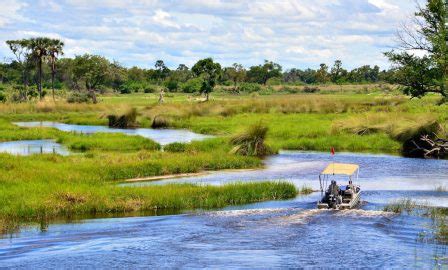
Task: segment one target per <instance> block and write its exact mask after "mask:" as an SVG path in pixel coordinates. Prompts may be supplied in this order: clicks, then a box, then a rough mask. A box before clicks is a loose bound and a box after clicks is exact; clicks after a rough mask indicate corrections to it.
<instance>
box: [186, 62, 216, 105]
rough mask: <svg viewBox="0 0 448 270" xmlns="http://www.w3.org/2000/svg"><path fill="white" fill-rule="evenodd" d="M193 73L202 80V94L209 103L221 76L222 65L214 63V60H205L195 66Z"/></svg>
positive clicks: (192, 69)
mask: <svg viewBox="0 0 448 270" xmlns="http://www.w3.org/2000/svg"><path fill="white" fill-rule="evenodd" d="M191 71H193V73H194V74H195V75H196V76H197V77H201V78H202V80H203V81H202V86H201V93H202V94H205V99H206V100H207V101H208V100H209V95H210V93H211V92H212V91H213V88H214V87H215V85H216V82H217V80H218V79H219V77H220V76H221V65H220V64H219V63H215V62H213V59H212V58H205V59H202V60H199V61H198V62H197V63H196V64H194V66H193V67H192V68H191Z"/></svg>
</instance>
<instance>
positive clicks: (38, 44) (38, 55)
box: [26, 37, 52, 99]
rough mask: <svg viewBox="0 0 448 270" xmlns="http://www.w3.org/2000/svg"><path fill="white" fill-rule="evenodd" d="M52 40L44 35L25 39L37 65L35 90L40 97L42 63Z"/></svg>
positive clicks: (41, 96)
mask: <svg viewBox="0 0 448 270" xmlns="http://www.w3.org/2000/svg"><path fill="white" fill-rule="evenodd" d="M51 43H52V40H51V39H49V38H46V37H37V38H31V39H29V40H28V41H27V43H26V44H27V47H28V49H29V50H30V55H31V57H32V59H33V60H34V61H35V62H36V65H37V90H38V92H39V98H40V99H42V98H43V95H42V76H43V74H42V70H43V68H42V64H43V62H44V60H45V58H46V57H47V56H48V48H49V47H50V44H51Z"/></svg>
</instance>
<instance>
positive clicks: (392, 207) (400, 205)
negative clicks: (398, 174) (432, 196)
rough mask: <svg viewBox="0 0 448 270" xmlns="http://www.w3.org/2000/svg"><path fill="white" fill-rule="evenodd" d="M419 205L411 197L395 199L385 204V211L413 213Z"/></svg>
mask: <svg viewBox="0 0 448 270" xmlns="http://www.w3.org/2000/svg"><path fill="white" fill-rule="evenodd" d="M418 207H419V206H418V205H417V204H416V203H415V202H414V201H413V200H411V199H400V200H396V201H393V202H391V203H389V204H387V205H386V206H384V208H383V211H385V212H393V213H397V214H399V213H402V212H408V213H411V212H412V211H413V210H414V209H416V208H418Z"/></svg>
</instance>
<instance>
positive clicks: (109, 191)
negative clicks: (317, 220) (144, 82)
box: [0, 182, 297, 232]
mask: <svg viewBox="0 0 448 270" xmlns="http://www.w3.org/2000/svg"><path fill="white" fill-rule="evenodd" d="M35 188H38V189H40V188H42V187H41V186H38V185H35ZM36 191H41V190H36ZM296 194H297V191H296V189H295V187H294V185H293V184H290V183H286V182H261V183H233V184H226V185H223V186H198V185H192V184H180V185H179V184H171V185H166V186H147V187H117V186H114V185H110V184H107V185H101V186H91V185H82V184H81V185H77V186H70V185H66V186H63V187H55V186H53V189H45V191H44V192H39V193H33V194H30V195H29V196H27V197H24V198H22V199H23V200H22V201H20V202H18V201H7V202H6V203H5V204H3V205H2V206H0V231H3V232H5V231H8V230H11V229H15V228H17V224H20V223H23V222H34V223H35V222H39V221H42V220H46V221H49V220H51V219H54V218H56V217H72V216H75V215H81V214H83V215H85V214H90V215H92V216H95V215H98V214H102V213H127V212H135V211H145V210H163V209H195V208H202V209H210V208H219V207H224V206H228V205H237V204H245V203H252V202H259V201H265V200H281V199H290V198H293V197H295V196H296Z"/></svg>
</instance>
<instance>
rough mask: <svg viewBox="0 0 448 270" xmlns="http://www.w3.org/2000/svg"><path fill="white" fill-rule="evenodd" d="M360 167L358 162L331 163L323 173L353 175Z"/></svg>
mask: <svg viewBox="0 0 448 270" xmlns="http://www.w3.org/2000/svg"><path fill="white" fill-rule="evenodd" d="M358 169H359V166H358V165H356V164H344V163H331V164H329V165H328V166H327V168H325V170H323V171H322V173H321V174H330V175H332V174H338V175H353V174H354V173H355V172H356V171H357V170H358Z"/></svg>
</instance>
